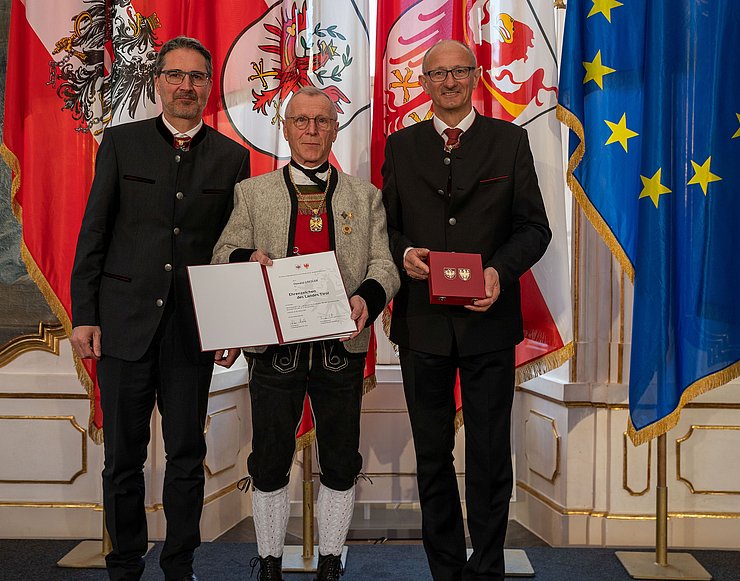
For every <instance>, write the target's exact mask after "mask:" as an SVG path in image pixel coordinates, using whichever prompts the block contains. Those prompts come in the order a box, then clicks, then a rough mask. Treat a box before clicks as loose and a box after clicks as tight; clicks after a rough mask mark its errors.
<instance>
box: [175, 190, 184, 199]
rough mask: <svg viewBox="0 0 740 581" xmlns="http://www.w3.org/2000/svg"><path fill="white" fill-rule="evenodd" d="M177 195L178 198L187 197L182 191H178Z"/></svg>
mask: <svg viewBox="0 0 740 581" xmlns="http://www.w3.org/2000/svg"><path fill="white" fill-rule="evenodd" d="M175 197H176V198H177V199H178V200H182V199H183V198H184V197H185V194H183V193H182V192H177V193H176V194H175Z"/></svg>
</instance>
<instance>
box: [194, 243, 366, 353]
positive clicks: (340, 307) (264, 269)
mask: <svg viewBox="0 0 740 581" xmlns="http://www.w3.org/2000/svg"><path fill="white" fill-rule="evenodd" d="M188 275H189V277H190V288H191V290H192V293H193V304H194V305H195V317H196V320H197V323H198V334H199V336H200V345H201V349H202V350H203V351H212V350H215V349H229V348H234V347H257V346H262V345H276V344H281V345H282V344H285V343H301V342H304V341H314V340H319V339H334V338H339V337H347V336H349V335H351V334H352V333H354V331H355V330H356V328H357V327H356V324H355V322H354V321H353V320H352V319H351V318H350V313H351V309H350V306H349V300H348V298H347V293H346V291H345V289H344V283H343V282H342V276H341V273H340V272H339V265H338V264H337V259H336V255H335V254H334V252H319V253H316V254H307V255H304V256H292V257H289V258H279V259H275V260H273V263H272V266H262V265H261V264H259V263H257V262H236V263H231V264H209V265H204V266H189V267H188Z"/></svg>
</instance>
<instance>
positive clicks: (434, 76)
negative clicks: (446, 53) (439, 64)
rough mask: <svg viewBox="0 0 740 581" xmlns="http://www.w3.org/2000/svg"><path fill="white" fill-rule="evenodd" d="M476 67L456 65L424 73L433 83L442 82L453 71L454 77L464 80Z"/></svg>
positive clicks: (457, 79)
mask: <svg viewBox="0 0 740 581" xmlns="http://www.w3.org/2000/svg"><path fill="white" fill-rule="evenodd" d="M475 69H476V67H455V68H454V69H434V70H433V71H427V72H426V73H424V74H425V75H426V76H427V77H429V80H430V81H432V82H433V83H441V82H443V81H445V80H447V75H449V74H450V73H452V78H453V79H455V80H456V81H462V80H463V79H467V78H468V77H469V76H470V73H471V72H472V71H474V70H475Z"/></svg>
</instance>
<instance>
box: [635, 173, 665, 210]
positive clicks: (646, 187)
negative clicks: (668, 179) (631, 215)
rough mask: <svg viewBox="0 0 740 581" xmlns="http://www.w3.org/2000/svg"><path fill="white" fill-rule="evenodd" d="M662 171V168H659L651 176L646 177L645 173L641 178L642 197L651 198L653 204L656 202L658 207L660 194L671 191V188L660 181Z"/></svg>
mask: <svg viewBox="0 0 740 581" xmlns="http://www.w3.org/2000/svg"><path fill="white" fill-rule="evenodd" d="M660 172H661V168H658V171H656V172H655V175H654V176H653V177H651V178H646V177H645V176H643V175H641V176H640V179H641V180H642V191H641V192H640V199H642V198H650V199H651V200H652V201H653V204H655V207H656V208H657V207H658V200H659V199H660V196H662V195H663V194H669V193H670V192H671V190H669V189H668V188H667V187H665V186H664V185H663V184H661V183H660Z"/></svg>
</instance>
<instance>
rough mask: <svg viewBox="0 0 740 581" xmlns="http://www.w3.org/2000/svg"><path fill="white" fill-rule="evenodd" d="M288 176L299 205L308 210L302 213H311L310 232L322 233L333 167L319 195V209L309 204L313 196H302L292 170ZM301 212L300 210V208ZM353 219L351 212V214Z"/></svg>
mask: <svg viewBox="0 0 740 581" xmlns="http://www.w3.org/2000/svg"><path fill="white" fill-rule="evenodd" d="M288 175H289V176H290V181H291V183H292V184H293V188H295V192H296V196H297V198H298V203H299V204H302V205H303V207H304V208H305V209H306V211H302V213H310V216H311V217H310V218H309V220H308V230H309V231H310V232H321V231H322V230H323V229H324V220H322V218H321V212H322V211H323V209H324V206H325V204H326V193H327V192H328V191H329V180H330V178H331V167H330V168H329V172H328V174H327V176H326V188H325V189H324V191H323V192H322V193H320V194H319V196H320V200H319V201H318V202H319V204H318V206H317V207H315V208H314V207H313V206H312V205H311V203H310V202H309V199H310V198H311V197H313V195H312V194H301V192H300V190H299V189H298V186H296V183H295V181H294V180H293V174H292V173H291V170H290V169H289V170H288ZM299 211H301V210H300V208H299ZM350 217H351V212H350Z"/></svg>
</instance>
